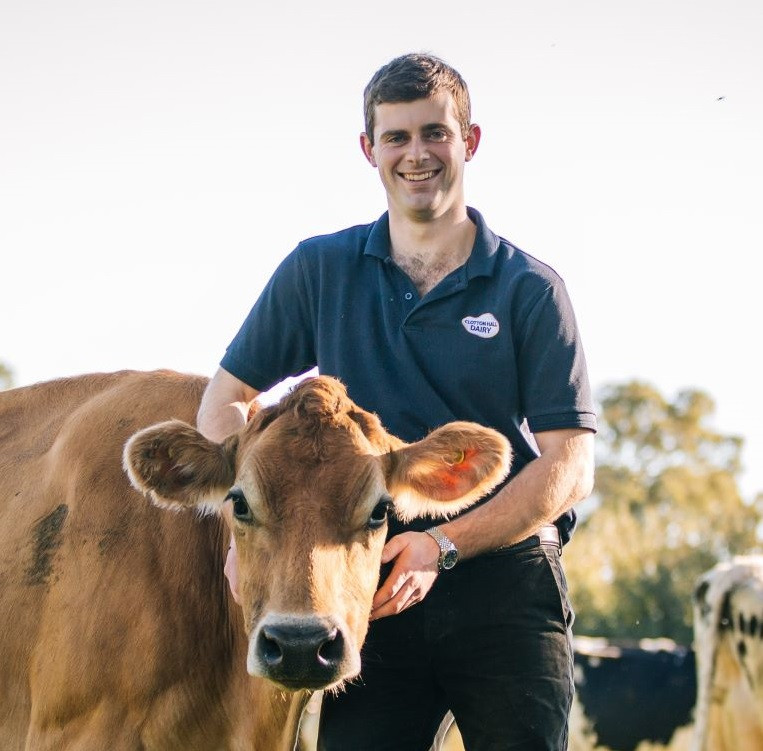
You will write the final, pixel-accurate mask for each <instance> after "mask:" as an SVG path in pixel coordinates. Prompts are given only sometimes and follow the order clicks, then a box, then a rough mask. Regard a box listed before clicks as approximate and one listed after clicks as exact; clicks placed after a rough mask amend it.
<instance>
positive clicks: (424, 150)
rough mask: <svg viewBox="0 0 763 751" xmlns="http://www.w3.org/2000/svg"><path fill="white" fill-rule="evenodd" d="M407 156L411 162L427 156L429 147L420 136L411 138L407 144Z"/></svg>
mask: <svg viewBox="0 0 763 751" xmlns="http://www.w3.org/2000/svg"><path fill="white" fill-rule="evenodd" d="M407 156H408V158H409V159H410V160H411V161H412V162H423V161H424V160H425V159H427V158H428V157H429V149H428V147H427V144H426V141H424V139H422V138H411V140H410V142H409V144H408V155H407Z"/></svg>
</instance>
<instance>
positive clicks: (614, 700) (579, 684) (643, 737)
mask: <svg viewBox="0 0 763 751" xmlns="http://www.w3.org/2000/svg"><path fill="white" fill-rule="evenodd" d="M575 686H576V694H577V696H576V698H577V703H578V705H579V711H580V712H581V714H582V715H583V716H584V718H585V721H586V723H587V724H588V725H589V726H590V730H591V731H592V732H593V733H595V735H596V738H597V743H598V745H600V746H602V747H606V748H608V749H611V750H612V751H635V749H637V748H638V747H639V746H640V744H642V743H644V742H650V743H661V744H666V745H667V744H668V743H669V742H670V741H671V739H672V738H673V736H674V734H675V732H676V731H677V730H678V729H679V728H682V727H685V726H687V725H689V724H690V723H691V720H692V710H693V708H694V699H695V695H696V675H695V663H694V653H693V652H692V651H691V650H689V649H686V648H685V647H681V646H679V645H676V644H674V643H672V642H670V640H667V639H661V640H655V641H654V642H650V641H649V640H644V641H643V642H641V643H639V644H638V645H636V644H629V645H627V646H626V645H618V644H616V643H613V642H610V641H608V640H606V639H590V638H586V637H576V638H575Z"/></svg>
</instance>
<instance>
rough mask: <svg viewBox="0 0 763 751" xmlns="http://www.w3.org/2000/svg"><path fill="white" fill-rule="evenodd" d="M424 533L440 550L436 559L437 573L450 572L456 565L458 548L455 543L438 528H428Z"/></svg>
mask: <svg viewBox="0 0 763 751" xmlns="http://www.w3.org/2000/svg"><path fill="white" fill-rule="evenodd" d="M424 532H425V533H426V534H428V535H429V536H430V537H431V538H432V539H433V540H434V541H435V542H436V543H437V547H438V548H439V549H440V555H439V557H438V558H437V570H438V572H440V573H442V572H443V571H450V569H452V568H453V567H454V566H455V565H456V563H458V548H457V547H456V545H455V543H454V542H453V540H451V539H450V538H449V537H448V536H447V535H446V534H445V533H444V532H443V531H442V530H441V529H440V528H439V527H430V528H429V529H425V530H424Z"/></svg>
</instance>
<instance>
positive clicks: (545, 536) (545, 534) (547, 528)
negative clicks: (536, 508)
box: [498, 524, 562, 552]
mask: <svg viewBox="0 0 763 751" xmlns="http://www.w3.org/2000/svg"><path fill="white" fill-rule="evenodd" d="M538 545H551V546H552V547H555V548H559V551H560V552H561V549H562V539H561V537H560V536H559V530H558V529H557V527H556V525H555V524H546V525H544V526H542V527H541V528H540V529H539V530H538V531H537V532H536V533H535V534H534V535H530V537H527V538H525V539H524V540H520V541H519V542H515V543H512V544H511V545H501V547H500V548H498V550H516V551H519V550H527V549H529V548H536V547H538Z"/></svg>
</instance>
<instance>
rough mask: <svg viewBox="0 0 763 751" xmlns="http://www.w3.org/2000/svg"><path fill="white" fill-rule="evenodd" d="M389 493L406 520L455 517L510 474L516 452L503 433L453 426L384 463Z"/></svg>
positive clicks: (473, 426) (387, 457) (392, 454)
mask: <svg viewBox="0 0 763 751" xmlns="http://www.w3.org/2000/svg"><path fill="white" fill-rule="evenodd" d="M383 463H384V471H385V475H386V480H387V489H388V490H389V491H390V493H391V495H392V496H393V498H394V499H395V510H396V511H397V514H398V516H399V517H400V518H401V519H403V520H409V519H412V518H414V517H417V516H449V515H451V514H455V513H457V512H459V511H461V510H463V509H465V508H467V507H468V506H470V505H471V504H473V503H474V502H475V501H477V500H478V499H480V498H482V497H483V496H484V495H486V494H487V493H489V492H490V491H491V490H492V489H493V488H495V486H496V485H498V483H500V482H501V480H503V479H504V478H505V477H506V475H507V474H508V472H509V466H510V463H511V447H510V445H509V442H508V441H507V440H506V438H505V437H504V436H503V435H501V434H500V433H499V432H498V431H496V430H492V429H490V428H485V427H483V426H481V425H477V424H476V423H470V422H453V423H449V424H448V425H444V426H443V427H441V428H438V429H437V430H435V431H433V432H432V433H430V434H429V435H428V436H427V437H426V438H424V439H423V440H421V441H418V443H412V444H410V445H408V446H405V447H404V448H401V449H398V450H396V451H391V452H390V453H389V454H385V455H384V457H383Z"/></svg>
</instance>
